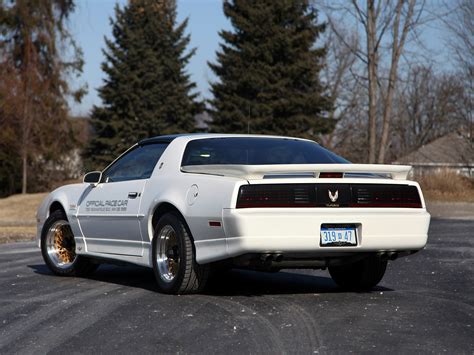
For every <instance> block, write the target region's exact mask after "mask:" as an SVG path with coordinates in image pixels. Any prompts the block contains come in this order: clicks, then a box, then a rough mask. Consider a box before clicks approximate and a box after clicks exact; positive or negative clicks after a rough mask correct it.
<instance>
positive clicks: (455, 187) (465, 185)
mask: <svg viewBox="0 0 474 355" xmlns="http://www.w3.org/2000/svg"><path fill="white" fill-rule="evenodd" d="M417 181H418V182H419V183H420V186H421V189H422V190H423V194H424V196H425V199H427V200H441V201H468V202H474V179H472V178H467V177H464V176H460V175H458V174H456V173H454V172H451V171H442V172H439V173H436V174H430V175H424V176H422V177H421V178H418V179H417Z"/></svg>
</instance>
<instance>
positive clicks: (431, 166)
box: [392, 132, 474, 177]
mask: <svg viewBox="0 0 474 355" xmlns="http://www.w3.org/2000/svg"><path fill="white" fill-rule="evenodd" d="M392 164H405V165H412V166H413V171H412V173H413V175H414V176H423V175H429V174H434V173H439V172H441V171H451V172H454V173H456V174H459V175H463V176H468V177H474V140H473V138H472V136H471V135H470V134H461V133H457V132H453V133H449V134H447V135H445V136H442V137H440V138H438V139H436V140H434V141H432V142H431V143H428V144H425V145H423V146H422V147H420V148H418V149H417V150H415V151H413V152H411V153H410V154H407V155H405V156H403V157H401V158H399V159H397V160H396V161H395V162H393V163H392Z"/></svg>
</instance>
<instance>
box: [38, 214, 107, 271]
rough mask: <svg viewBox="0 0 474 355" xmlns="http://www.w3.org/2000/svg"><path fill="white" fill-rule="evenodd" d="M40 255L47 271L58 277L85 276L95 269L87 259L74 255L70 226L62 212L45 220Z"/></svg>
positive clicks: (74, 249) (74, 248)
mask: <svg viewBox="0 0 474 355" xmlns="http://www.w3.org/2000/svg"><path fill="white" fill-rule="evenodd" d="M41 254H42V255H43V259H44V261H45V263H46V265H48V267H49V269H50V270H51V271H52V272H54V273H55V274H56V275H60V276H85V275H88V274H90V273H92V272H93V271H95V269H97V266H98V265H97V264H93V263H92V262H91V261H90V260H89V259H87V258H84V257H83V256H80V255H77V254H76V243H75V241H74V235H73V233H72V230H71V226H70V225H69V222H68V220H67V217H66V215H65V214H64V212H63V211H60V210H57V211H54V212H53V213H51V215H50V216H49V217H48V219H46V221H45V223H44V226H43V230H42V233H41Z"/></svg>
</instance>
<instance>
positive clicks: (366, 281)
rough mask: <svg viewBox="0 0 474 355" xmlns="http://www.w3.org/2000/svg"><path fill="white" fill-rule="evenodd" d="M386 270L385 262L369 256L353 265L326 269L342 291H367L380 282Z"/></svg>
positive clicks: (374, 256)
mask: <svg viewBox="0 0 474 355" xmlns="http://www.w3.org/2000/svg"><path fill="white" fill-rule="evenodd" d="M386 268H387V260H382V259H381V258H379V257H377V256H376V255H371V256H369V257H367V258H364V259H362V260H360V261H357V262H355V263H351V264H346V265H340V266H330V267H329V268H328V269H329V274H330V275H331V277H332V279H333V280H334V282H335V283H337V284H338V285H339V286H340V287H342V288H343V289H347V290H354V291H369V290H371V289H372V288H373V287H375V286H376V285H377V284H378V283H379V282H380V281H381V280H382V278H383V275H384V274H385V270H386Z"/></svg>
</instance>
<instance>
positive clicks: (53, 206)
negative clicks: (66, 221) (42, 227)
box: [49, 201, 66, 214]
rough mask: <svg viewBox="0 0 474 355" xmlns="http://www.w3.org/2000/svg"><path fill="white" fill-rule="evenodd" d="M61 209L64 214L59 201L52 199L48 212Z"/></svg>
mask: <svg viewBox="0 0 474 355" xmlns="http://www.w3.org/2000/svg"><path fill="white" fill-rule="evenodd" d="M58 210H59V211H63V213H64V214H66V211H65V210H64V208H63V205H61V203H60V202H58V201H54V202H53V203H52V204H51V206H49V214H51V213H53V212H54V211H58Z"/></svg>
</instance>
